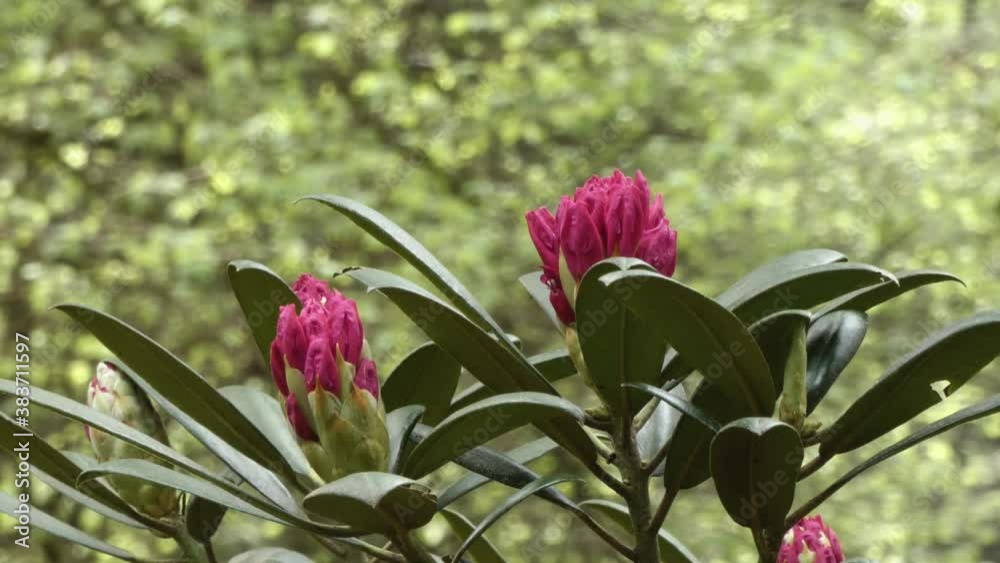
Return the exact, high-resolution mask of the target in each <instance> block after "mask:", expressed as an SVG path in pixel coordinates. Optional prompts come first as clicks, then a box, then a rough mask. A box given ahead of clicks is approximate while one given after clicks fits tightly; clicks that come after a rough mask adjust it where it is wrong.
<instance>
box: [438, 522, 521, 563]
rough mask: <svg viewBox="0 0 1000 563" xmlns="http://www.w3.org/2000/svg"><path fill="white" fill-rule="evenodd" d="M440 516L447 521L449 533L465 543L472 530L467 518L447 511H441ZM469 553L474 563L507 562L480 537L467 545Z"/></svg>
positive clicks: (485, 539)
mask: <svg viewBox="0 0 1000 563" xmlns="http://www.w3.org/2000/svg"><path fill="white" fill-rule="evenodd" d="M441 514H442V515H443V516H444V518H445V520H447V521H448V526H450V527H451V531H452V532H454V533H455V535H456V536H458V539H459V540H460V541H462V542H465V541H466V540H467V539H469V536H470V535H472V531H473V530H474V528H473V526H472V522H470V521H469V519H468V518H466V517H465V516H462V515H461V514H459V513H458V512H455V511H454V510H449V509H443V510H441ZM469 553H470V554H471V555H472V558H473V559H475V561H476V563H506V561H507V560H506V559H504V558H503V556H501V555H500V552H498V551H497V548H495V547H493V544H492V543H491V542H490V540H489V539H487V538H486V537H485V536H480V537H479V538H478V539H476V540H475V541H473V542H472V544H471V545H469Z"/></svg>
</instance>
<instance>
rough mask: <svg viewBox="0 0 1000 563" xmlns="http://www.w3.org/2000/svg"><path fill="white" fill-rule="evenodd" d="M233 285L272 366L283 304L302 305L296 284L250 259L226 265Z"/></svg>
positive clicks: (261, 348)
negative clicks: (273, 350)
mask: <svg viewBox="0 0 1000 563" xmlns="http://www.w3.org/2000/svg"><path fill="white" fill-rule="evenodd" d="M226 273H227V274H228V275H229V285H230V287H231V288H232V290H233V293H234V294H235V295H236V300H237V301H239V304H240V309H242V310H243V316H244V317H245V318H246V321H247V327H249V329H250V333H251V334H252V335H253V339H254V342H256V343H257V349H258V350H260V354H261V357H262V358H263V359H264V366H265V367H266V368H267V369H268V370H270V366H271V342H273V341H274V337H275V335H276V334H277V330H278V313H279V309H280V308H281V306H282V305H288V304H291V303H294V304H295V306H296V308H299V307H301V306H302V304H301V303H299V298H298V297H296V295H295V292H294V291H292V288H290V287H288V284H287V283H285V280H283V279H281V276H279V275H278V274H276V273H274V272H272V271H271V270H270V269H268V267H267V266H264V265H263V264H258V263H257V262H253V261H250V260H234V261H233V262H230V263H229V267H228V268H227V269H226Z"/></svg>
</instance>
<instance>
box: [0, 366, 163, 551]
mask: <svg viewBox="0 0 1000 563" xmlns="http://www.w3.org/2000/svg"><path fill="white" fill-rule="evenodd" d="M2 383H10V384H13V382H12V381H6V380H5V381H2ZM38 391H39V389H33V390H32V394H31V399H32V401H34V400H35V395H36V393H38ZM22 434H31V436H30V437H26V436H22ZM25 446H26V447H25ZM0 449H3V450H5V451H7V452H9V453H10V454H11V456H13V457H14V459H18V458H19V456H22V455H29V458H30V459H29V461H30V462H31V465H32V467H33V468H35V469H36V470H38V471H43V472H45V473H46V474H47V475H48V476H49V477H50V478H51V480H52V481H54V482H56V483H61V484H62V485H64V486H65V487H67V488H69V489H71V490H73V491H76V480H77V478H78V477H79V476H80V473H81V472H82V469H81V468H80V467H79V466H78V465H77V464H76V463H74V462H73V461H72V460H70V459H69V458H67V457H66V456H65V455H63V454H62V453H60V452H59V451H58V450H56V449H55V448H53V447H52V446H51V445H49V443H48V442H46V441H45V440H43V439H42V438H41V437H40V436H38V435H36V434H35V433H34V432H33V431H32V430H31V429H30V428H22V427H20V426H18V425H17V424H15V422H14V421H13V420H11V419H10V418H9V417H8V416H7V415H5V414H2V413H0ZM25 452H27V454H26V453H25ZM76 493H77V495H80V496H83V497H84V498H89V499H91V500H90V501H89V502H84V504H86V505H87V506H88V507H91V508H94V509H95V510H98V508H96V507H95V506H93V505H97V506H104V507H107V508H108V509H111V510H114V511H115V512H116V513H120V514H122V515H124V516H125V517H127V518H128V519H129V520H132V521H134V522H136V521H137V522H141V523H142V524H140V526H144V527H145V526H152V527H155V528H157V529H160V530H161V531H162V530H163V526H161V525H158V523H156V522H155V521H153V520H151V519H150V518H148V517H146V516H145V515H144V514H142V513H140V512H138V511H136V510H135V509H134V508H132V506H131V505H129V504H128V503H127V502H125V501H124V500H122V498H121V497H119V496H118V494H117V493H115V492H114V491H112V490H111V489H110V488H108V487H107V486H105V485H104V484H103V483H89V484H88V485H87V486H86V487H81V488H80V490H79V491H76ZM72 496H74V497H75V496H76V495H72ZM76 500H78V501H80V502H83V501H81V500H80V499H76Z"/></svg>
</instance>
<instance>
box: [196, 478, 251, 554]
mask: <svg viewBox="0 0 1000 563" xmlns="http://www.w3.org/2000/svg"><path fill="white" fill-rule="evenodd" d="M221 477H222V478H223V479H225V480H226V481H229V482H230V483H232V484H233V485H235V486H237V487H238V486H239V485H240V484H241V483H242V482H243V479H241V478H240V476H239V475H237V474H236V473H234V472H233V471H232V470H231V469H226V470H225V471H223V473H222V475H221ZM227 512H229V509H228V508H226V507H225V506H224V505H221V504H218V503H215V502H212V501H210V500H208V499H204V498H201V497H192V498H191V500H190V501H189V502H188V504H187V510H185V512H184V528H185V529H186V530H187V533H188V535H189V536H191V538H192V539H194V540H195V541H198V542H201V543H204V544H208V543H209V542H211V541H212V536H214V535H215V533H216V532H217V531H219V527H220V526H222V521H223V519H225V517H226V513H227Z"/></svg>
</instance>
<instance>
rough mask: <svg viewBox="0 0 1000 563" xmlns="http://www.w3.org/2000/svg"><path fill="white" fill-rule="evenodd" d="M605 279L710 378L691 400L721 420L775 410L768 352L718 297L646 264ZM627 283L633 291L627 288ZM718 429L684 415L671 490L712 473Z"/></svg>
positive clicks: (673, 451) (670, 466) (668, 472)
mask: <svg viewBox="0 0 1000 563" xmlns="http://www.w3.org/2000/svg"><path fill="white" fill-rule="evenodd" d="M601 281H602V282H603V283H605V284H606V285H608V286H610V287H612V289H614V288H615V287H616V286H622V287H623V289H620V290H616V291H617V293H616V294H617V295H618V296H619V297H620V298H621V299H622V302H623V303H625V305H626V306H628V307H629V309H631V310H632V311H634V312H635V313H636V314H637V315H638V316H639V317H642V318H646V319H647V320H648V321H649V322H650V324H651V326H653V327H654V329H655V330H657V331H659V332H660V334H662V335H663V336H664V338H665V340H666V341H667V342H668V343H669V344H670V345H671V346H672V347H673V348H674V349H675V350H677V352H678V353H679V354H680V356H681V357H682V358H684V360H685V363H688V364H690V365H692V366H693V367H694V368H695V369H697V370H698V371H699V372H701V373H702V374H703V375H704V376H705V379H704V380H703V381H702V383H701V384H700V385H699V386H698V388H697V389H696V390H695V393H694V395H693V396H692V398H691V401H690V402H691V403H692V404H693V405H694V406H695V407H697V408H698V409H700V410H701V411H703V412H705V413H707V414H708V416H710V417H711V418H713V419H714V420H716V421H718V422H719V423H722V424H724V423H727V422H730V421H732V420H735V419H737V418H742V417H745V416H760V415H764V416H767V415H770V414H771V413H772V412H773V410H774V401H775V392H774V383H773V382H772V380H771V372H770V369H769V367H768V365H767V361H766V360H765V359H764V355H763V353H762V352H761V351H760V348H759V347H758V346H757V343H756V341H754V339H753V337H751V336H750V333H749V332H748V331H747V328H746V327H745V326H744V325H743V323H741V322H740V320H739V319H737V318H736V316H735V315H733V313H732V312H730V311H729V310H727V309H726V308H725V307H722V306H721V305H719V304H718V303H717V302H715V301H713V300H712V299H709V298H708V297H705V296H704V295H701V294H700V293H698V292H697V291H695V290H693V289H691V288H689V287H687V286H685V285H683V284H681V283H680V282H677V281H675V280H673V279H670V278H667V277H664V276H661V275H659V274H656V273H651V272H645V271H635V270H633V271H628V272H618V273H613V274H608V275H605V276H603V277H602V278H601ZM626 290H627V291H626ZM711 438H712V433H711V431H709V430H708V429H706V428H705V426H704V425H703V424H702V423H701V422H698V421H697V420H696V419H694V418H690V417H685V418H682V419H681V421H680V423H679V424H678V426H677V431H676V432H675V433H674V436H673V439H672V440H671V441H670V445H669V446H668V447H669V450H668V454H667V464H666V469H665V471H664V481H665V484H666V486H667V488H668V490H673V489H676V488H687V487H693V486H695V485H697V484H699V483H701V482H703V481H704V480H705V479H707V478H708V476H709V468H708V447H709V442H710V440H711Z"/></svg>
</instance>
